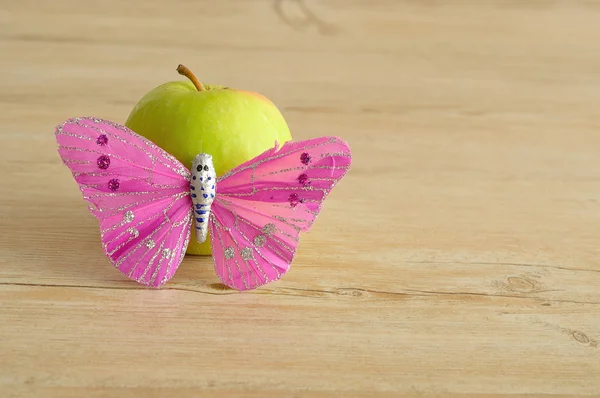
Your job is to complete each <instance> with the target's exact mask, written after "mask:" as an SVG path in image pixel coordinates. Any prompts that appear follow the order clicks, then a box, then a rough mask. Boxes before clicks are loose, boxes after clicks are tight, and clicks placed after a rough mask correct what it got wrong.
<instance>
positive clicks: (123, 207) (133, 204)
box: [105, 191, 189, 218]
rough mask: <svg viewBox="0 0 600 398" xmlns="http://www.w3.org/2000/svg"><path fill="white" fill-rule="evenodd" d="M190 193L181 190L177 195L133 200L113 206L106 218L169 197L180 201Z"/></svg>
mask: <svg viewBox="0 0 600 398" xmlns="http://www.w3.org/2000/svg"><path fill="white" fill-rule="evenodd" d="M188 195H189V192H187V191H186V192H181V193H179V194H176V195H165V196H157V197H153V198H151V199H150V200H140V201H137V202H131V203H128V204H125V205H121V206H119V207H117V208H115V209H112V208H111V209H110V210H111V211H112V213H110V214H108V213H106V215H105V218H108V217H112V216H115V215H117V214H119V213H121V212H122V211H123V210H126V209H131V208H132V207H139V208H140V209H142V208H144V207H146V206H141V205H146V204H150V203H155V202H160V201H161V200H164V199H169V198H173V199H174V201H178V200H180V199H182V198H184V197H186V196H188ZM106 210H109V209H105V211H106Z"/></svg>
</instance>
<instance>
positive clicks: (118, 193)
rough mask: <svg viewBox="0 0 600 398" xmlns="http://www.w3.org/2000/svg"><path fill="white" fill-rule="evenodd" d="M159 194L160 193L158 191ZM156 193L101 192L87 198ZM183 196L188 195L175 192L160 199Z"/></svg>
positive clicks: (151, 192)
mask: <svg viewBox="0 0 600 398" xmlns="http://www.w3.org/2000/svg"><path fill="white" fill-rule="evenodd" d="M159 192H160V191H159ZM156 193H157V191H134V192H101V193H98V194H93V195H90V196H89V198H90V199H95V198H100V197H107V196H110V197H119V196H140V195H149V194H156ZM182 194H184V195H185V196H187V195H189V194H190V193H189V192H187V191H185V192H176V193H174V194H170V195H165V196H163V197H162V198H168V197H173V198H174V197H175V196H178V195H182Z"/></svg>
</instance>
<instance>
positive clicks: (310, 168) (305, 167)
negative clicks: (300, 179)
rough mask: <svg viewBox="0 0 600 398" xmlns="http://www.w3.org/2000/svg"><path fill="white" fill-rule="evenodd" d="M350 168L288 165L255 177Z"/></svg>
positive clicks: (346, 168) (347, 167)
mask: <svg viewBox="0 0 600 398" xmlns="http://www.w3.org/2000/svg"><path fill="white" fill-rule="evenodd" d="M349 168H350V166H309V167H307V166H299V167H289V168H287V169H281V170H275V171H270V172H269V173H267V174H261V175H259V176H258V177H257V179H259V180H260V177H266V176H268V175H273V174H280V173H287V172H290V171H308V170H315V169H330V170H348V169H349Z"/></svg>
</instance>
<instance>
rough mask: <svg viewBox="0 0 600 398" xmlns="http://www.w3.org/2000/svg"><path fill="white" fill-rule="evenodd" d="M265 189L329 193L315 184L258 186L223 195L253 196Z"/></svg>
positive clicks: (313, 200)
mask: <svg viewBox="0 0 600 398" xmlns="http://www.w3.org/2000/svg"><path fill="white" fill-rule="evenodd" d="M264 191H294V192H296V191H320V192H322V193H323V195H324V196H325V195H327V193H328V191H327V190H326V189H324V188H315V187H313V186H310V185H309V186H306V187H267V188H256V187H254V186H253V187H252V192H240V193H233V192H226V193H222V194H221V195H225V196H230V197H243V196H252V195H254V194H256V193H258V192H264ZM304 200H305V201H309V202H310V201H312V202H315V201H316V199H304ZM316 203H321V201H316Z"/></svg>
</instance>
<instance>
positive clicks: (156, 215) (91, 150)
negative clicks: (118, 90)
mask: <svg viewBox="0 0 600 398" xmlns="http://www.w3.org/2000/svg"><path fill="white" fill-rule="evenodd" d="M55 134H56V140H57V142H58V144H59V148H58V151H59V154H60V156H61V157H62V160H63V163H64V164H65V165H67V166H68V167H69V169H70V170H71V172H72V173H73V177H74V178H75V180H76V181H77V183H78V184H79V188H80V189H81V192H82V194H83V197H84V199H85V200H86V201H87V203H88V207H89V210H90V212H91V213H92V214H93V215H94V216H95V217H96V218H97V219H98V221H99V223H100V236H101V240H102V247H103V249H104V252H105V254H106V256H107V257H108V258H109V260H110V261H111V262H112V263H113V265H114V266H115V267H116V268H117V269H118V270H119V271H121V272H122V273H123V274H125V275H126V276H127V277H129V278H130V279H133V280H136V281H137V282H139V283H142V284H144V285H150V286H159V285H161V284H163V283H165V282H166V281H167V280H169V279H170V278H171V277H172V276H173V274H174V273H175V270H176V269H177V267H178V266H179V264H180V263H181V261H182V259H183V257H184V254H185V249H186V247H187V244H188V240H189V235H190V226H191V222H192V203H191V199H190V193H189V178H190V172H189V171H188V170H187V169H186V168H185V167H184V166H183V165H182V164H181V163H180V162H179V161H177V159H175V158H174V157H173V156H171V155H170V154H168V153H167V152H165V151H164V150H162V149H161V148H159V147H157V146H156V145H155V144H154V143H152V142H150V141H149V140H147V139H145V138H144V137H142V136H140V135H138V134H136V133H134V132H133V131H131V130H129V129H128V128H127V127H125V126H122V125H119V124H116V123H113V122H110V121H106V120H102V119H97V118H75V119H70V120H67V121H66V122H64V123H63V124H61V125H59V126H58V127H57V128H56V132H55Z"/></svg>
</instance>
